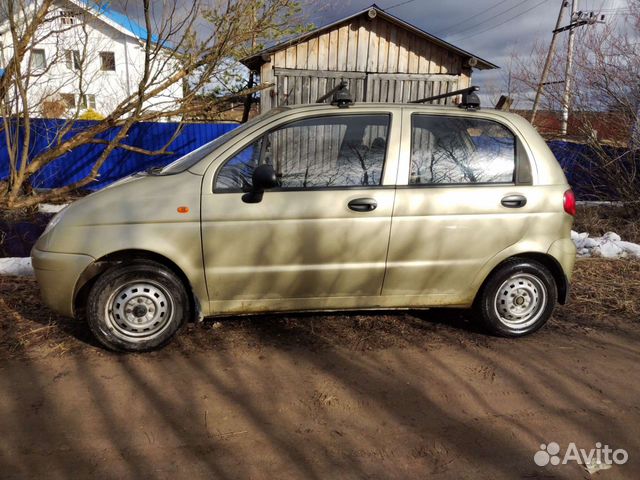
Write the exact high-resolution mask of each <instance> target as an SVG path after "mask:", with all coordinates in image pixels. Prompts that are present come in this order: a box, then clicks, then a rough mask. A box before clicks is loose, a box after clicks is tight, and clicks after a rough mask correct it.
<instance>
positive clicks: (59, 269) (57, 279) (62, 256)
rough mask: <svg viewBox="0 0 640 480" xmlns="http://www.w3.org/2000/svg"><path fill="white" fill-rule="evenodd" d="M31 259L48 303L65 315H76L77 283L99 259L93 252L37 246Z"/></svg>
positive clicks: (32, 251) (41, 290)
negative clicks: (76, 251) (57, 249)
mask: <svg viewBox="0 0 640 480" xmlns="http://www.w3.org/2000/svg"><path fill="white" fill-rule="evenodd" d="M31 261H32V264H33V269H34V271H35V274H36V279H37V280H38V284H39V285H40V292H41V295H42V299H43V300H44V303H45V304H46V305H47V306H48V307H50V308H51V309H52V310H54V311H56V312H58V313H60V314H62V315H65V316H67V317H73V316H74V308H73V307H74V305H73V301H74V294H75V292H76V285H77V284H78V280H79V279H80V276H81V275H82V273H83V272H84V271H85V270H86V268H87V267H88V266H89V265H91V264H92V263H93V262H94V261H95V259H94V258H93V257H91V256H89V255H81V254H75V253H54V252H45V251H43V250H39V249H37V248H34V249H33V250H31Z"/></svg>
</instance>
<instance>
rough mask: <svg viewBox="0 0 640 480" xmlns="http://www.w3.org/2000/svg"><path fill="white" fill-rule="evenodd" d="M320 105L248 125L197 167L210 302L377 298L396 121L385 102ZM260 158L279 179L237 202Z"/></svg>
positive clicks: (321, 304) (330, 303)
mask: <svg viewBox="0 0 640 480" xmlns="http://www.w3.org/2000/svg"><path fill="white" fill-rule="evenodd" d="M398 111H399V110H398ZM324 112H325V114H324V115H322V114H320V115H313V116H307V117H303V118H300V117H299V116H298V118H297V119H293V120H288V121H283V122H282V124H280V125H278V126H275V127H272V128H270V129H269V130H268V131H266V132H260V133H256V134H255V135H253V136H252V137H251V138H248V139H247V140H246V142H245V143H244V144H243V145H242V146H241V147H239V148H238V149H236V150H235V151H234V152H230V154H229V155H228V156H227V157H226V158H224V159H223V160H221V161H219V162H216V163H215V164H214V165H213V166H212V167H211V168H210V171H208V172H207V174H206V175H205V179H204V182H205V183H204V185H203V197H202V242H203V244H202V246H203V252H204V263H205V271H206V279H207V287H208V291H209V298H210V301H211V308H212V311H214V312H231V311H243V312H251V311H262V310H274V309H276V310H277V309H279V310H289V309H304V308H348V307H357V306H361V305H363V304H366V303H367V300H366V299H367V298H370V297H379V295H380V292H381V289H382V281H383V277H384V272H385V260H386V255H387V248H388V242H389V233H390V228H391V213H392V208H393V200H394V192H395V190H394V187H393V183H394V182H395V178H396V173H397V155H398V148H399V142H398V136H399V128H397V130H394V122H393V121H392V120H393V119H392V113H391V112H389V111H372V112H366V113H363V112H359V113H356V112H353V109H349V110H345V111H340V110H337V109H335V110H329V111H328V112H331V114H327V113H326V112H327V110H324ZM398 123H399V122H398ZM263 163H267V164H270V165H272V166H273V167H274V169H275V170H276V173H277V175H278V178H279V182H280V186H279V187H278V188H275V189H273V190H269V191H267V192H265V194H264V196H263V199H262V201H261V202H260V203H245V202H243V200H242V196H243V188H244V189H246V188H247V186H248V185H250V183H251V174H252V172H253V170H254V169H255V167H256V166H257V165H259V164H263Z"/></svg>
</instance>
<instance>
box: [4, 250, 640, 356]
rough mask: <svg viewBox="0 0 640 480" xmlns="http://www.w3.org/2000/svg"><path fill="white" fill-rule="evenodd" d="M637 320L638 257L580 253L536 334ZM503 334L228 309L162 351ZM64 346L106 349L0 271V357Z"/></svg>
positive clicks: (457, 316) (460, 313) (467, 326)
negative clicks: (563, 297)
mask: <svg viewBox="0 0 640 480" xmlns="http://www.w3.org/2000/svg"><path fill="white" fill-rule="evenodd" d="M638 327H640V261H632V260H595V259H591V260H581V261H578V262H577V264H576V269H575V273H574V282H573V285H572V298H571V302H570V303H569V305H566V306H563V307H559V308H558V309H557V310H556V313H555V314H554V317H553V318H552V319H551V321H550V323H549V325H548V326H547V327H545V328H544V329H543V330H542V331H541V332H540V333H539V334H538V335H540V336H542V337H541V338H544V336H545V335H556V334H558V333H562V334H573V333H575V332H576V331H577V330H580V331H582V332H584V333H588V332H591V331H597V330H599V329H600V330H612V329H618V328H622V329H625V330H629V329H636V328H638ZM502 341H508V340H503V339H499V338H493V337H489V336H487V335H485V334H484V333H482V332H481V331H479V329H478V328H477V327H476V325H475V323H474V321H473V317H472V315H471V314H470V312H468V311H466V310H444V309H434V310H430V311H400V312H377V313H368V312H353V313H341V314H327V315H320V314H289V315H271V316H255V317H234V318H224V319H219V320H215V321H213V320H211V321H205V322H204V323H202V324H199V325H189V326H188V327H187V328H186V329H185V331H183V332H182V334H181V335H180V337H179V338H178V339H177V341H175V342H173V343H172V344H170V345H169V346H168V347H167V348H166V349H165V350H164V351H163V352H160V353H157V354H154V355H162V354H171V352H174V353H175V352H176V351H180V352H181V353H183V354H189V353H190V352H195V351H199V350H207V349H229V348H233V349H236V350H239V349H247V348H250V349H253V348H258V349H259V348H262V347H263V346H266V345H275V346H278V347H281V348H283V349H289V348H296V347H302V348H304V349H312V350H316V349H324V348H346V349H351V350H358V351H366V350H374V349H384V348H390V347H395V348H404V347H407V346H419V347H420V348H428V349H438V348H441V347H442V346H444V345H451V344H455V345H460V346H463V347H465V348H476V347H477V348H485V347H491V346H492V345H494V344H495V343H496V342H502ZM68 354H82V355H110V354H109V353H108V352H106V351H105V350H103V349H102V348H100V347H99V346H98V345H96V343H95V341H94V340H93V337H92V336H91V333H90V332H89V330H88V328H87V327H86V325H85V324H84V323H82V322H78V321H75V320H72V319H67V318H63V317H60V316H58V315H56V314H54V313H53V312H51V311H50V310H48V309H47V308H46V307H45V306H43V305H42V303H41V302H40V299H39V297H38V287H37V284H36V282H35V280H34V279H32V278H18V277H0V359H8V358H42V357H51V356H61V355H68Z"/></svg>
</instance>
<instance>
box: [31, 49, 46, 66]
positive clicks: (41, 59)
mask: <svg viewBox="0 0 640 480" xmlns="http://www.w3.org/2000/svg"><path fill="white" fill-rule="evenodd" d="M46 66H47V59H46V57H45V55H44V50H43V49H41V48H34V49H33V50H31V69H32V70H44V69H45V67H46Z"/></svg>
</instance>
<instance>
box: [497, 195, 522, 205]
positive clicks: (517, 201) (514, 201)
mask: <svg viewBox="0 0 640 480" xmlns="http://www.w3.org/2000/svg"><path fill="white" fill-rule="evenodd" d="M500 203H502V206H503V207H507V208H520V207H524V206H525V205H526V204H527V197H525V196H524V195H507V196H506V197H504V198H503V199H502V201H501V202H500Z"/></svg>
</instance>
